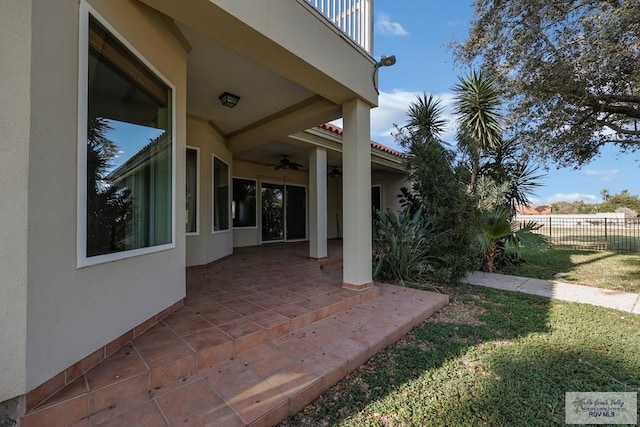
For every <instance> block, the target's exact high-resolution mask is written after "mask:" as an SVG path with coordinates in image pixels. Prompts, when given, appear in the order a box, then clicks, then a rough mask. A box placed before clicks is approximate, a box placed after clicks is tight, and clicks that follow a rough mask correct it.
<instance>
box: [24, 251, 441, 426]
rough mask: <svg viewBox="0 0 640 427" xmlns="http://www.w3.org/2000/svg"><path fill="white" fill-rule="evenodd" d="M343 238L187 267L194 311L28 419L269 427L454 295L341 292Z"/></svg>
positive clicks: (134, 344)
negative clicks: (314, 252)
mask: <svg viewBox="0 0 640 427" xmlns="http://www.w3.org/2000/svg"><path fill="white" fill-rule="evenodd" d="M341 251H342V248H341V244H340V242H330V245H329V259H328V260H326V261H324V262H321V263H319V262H318V261H313V260H309V259H308V258H307V254H308V244H306V243H295V244H287V245H274V246H263V247H256V248H242V249H236V251H235V253H234V255H232V256H230V257H227V258H225V259H223V260H220V261H217V262H215V263H213V264H211V265H209V266H207V267H203V268H196V269H189V270H188V271H187V296H186V298H185V300H184V307H182V308H180V309H179V310H177V311H176V312H174V313H172V314H171V315H170V316H168V317H167V318H165V319H164V320H163V321H162V322H160V323H159V324H157V325H156V326H154V327H152V328H151V329H149V330H148V331H147V332H145V333H144V334H142V335H140V336H139V337H137V338H136V339H134V340H133V341H130V342H129V343H127V344H126V345H125V346H124V347H123V348H121V349H120V350H119V351H117V352H116V353H114V354H113V355H111V356H110V357H108V358H107V359H106V360H105V361H103V362H102V363H100V364H98V365H97V366H95V367H94V368H92V369H90V370H89V371H87V372H86V373H84V374H83V375H81V376H80V377H79V378H78V379H77V380H76V381H74V382H73V383H72V384H70V385H69V386H67V387H66V388H64V389H63V390H61V391H60V392H58V393H56V394H54V395H53V396H52V397H50V398H49V399H48V400H47V401H45V402H44V403H43V404H41V405H39V406H38V407H36V408H35V409H34V410H32V411H30V412H29V413H28V414H27V415H26V416H25V417H23V418H22V420H21V424H20V425H21V426H22V427H32V426H38V427H40V426H47V427H57V426H74V427H97V426H100V427H107V426H178V425H179V426H225V427H226V426H230V427H232V426H245V425H252V426H269V425H273V424H276V423H278V422H279V421H281V420H283V419H284V418H286V417H287V416H288V415H291V414H294V413H296V412H298V411H299V410H300V409H302V408H303V407H304V406H305V405H306V404H308V403H310V402H311V401H313V400H314V399H315V398H316V397H317V396H319V395H320V394H321V393H322V392H323V391H324V390H326V389H327V388H329V387H331V386H332V385H334V384H335V383H336V382H338V381H339V380H340V379H341V378H343V377H344V376H345V375H346V374H347V373H349V372H351V371H353V370H354V369H356V368H357V367H359V366H360V365H362V364H363V363H364V362H365V361H366V360H367V359H369V358H370V357H372V356H373V355H375V354H376V353H377V352H378V351H380V350H381V349H382V348H384V347H386V346H387V345H389V344H391V343H393V342H395V341H397V340H398V339H400V338H401V337H402V336H404V335H405V334H406V333H407V332H408V331H409V330H410V329H411V328H412V327H413V326H415V325H417V324H419V323H421V322H422V321H424V320H425V319H426V318H427V317H429V316H431V315H432V314H433V313H434V312H436V311H437V310H439V309H440V308H442V307H443V306H444V305H446V304H447V302H448V297H447V296H445V295H439V294H434V293H429V292H424V291H419V290H414V289H407V288H400V287H396V286H390V285H384V284H379V285H378V286H376V287H374V288H371V289H369V290H366V291H362V292H356V291H351V290H346V289H343V288H342V287H341V283H342V267H341Z"/></svg>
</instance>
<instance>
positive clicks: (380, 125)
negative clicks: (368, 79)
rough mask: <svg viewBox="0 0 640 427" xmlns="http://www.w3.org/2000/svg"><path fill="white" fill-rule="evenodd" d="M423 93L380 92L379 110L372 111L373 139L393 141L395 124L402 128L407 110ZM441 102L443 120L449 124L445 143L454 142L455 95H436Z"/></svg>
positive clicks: (403, 91) (383, 141)
mask: <svg viewBox="0 0 640 427" xmlns="http://www.w3.org/2000/svg"><path fill="white" fill-rule="evenodd" d="M422 95H423V93H422V92H413V91H406V90H400V89H396V90H393V91H392V92H384V91H382V92H380V96H379V97H378V108H374V109H373V110H371V138H372V139H373V140H377V139H382V140H381V141H380V142H382V143H385V141H387V142H388V141H390V140H393V138H392V137H391V133H392V132H394V131H395V127H394V124H397V125H399V126H402V125H404V124H405V123H406V121H407V116H406V114H407V110H408V109H409V105H410V104H411V103H413V102H416V99H417V98H418V97H421V96H422ZM434 96H435V97H436V98H437V99H439V100H440V105H441V106H442V108H443V110H444V111H443V117H442V118H443V119H444V120H445V121H446V122H447V127H446V129H445V132H444V134H443V135H442V136H441V137H442V139H444V140H445V141H449V142H453V141H454V139H455V134H456V125H455V120H454V116H453V112H452V111H453V94H450V93H441V94H435V95H434Z"/></svg>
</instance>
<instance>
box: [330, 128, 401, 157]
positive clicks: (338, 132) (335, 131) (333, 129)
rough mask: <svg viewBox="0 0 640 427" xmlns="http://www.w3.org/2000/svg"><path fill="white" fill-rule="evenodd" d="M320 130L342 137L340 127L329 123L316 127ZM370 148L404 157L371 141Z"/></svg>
mask: <svg viewBox="0 0 640 427" xmlns="http://www.w3.org/2000/svg"><path fill="white" fill-rule="evenodd" d="M318 127H319V128H320V129H326V130H328V131H330V132H333V133H335V134H336V135H340V136H342V128H341V127H340V126H336V125H332V124H331V123H324V124H321V125H320V126H318ZM371 146H372V147H373V148H375V149H376V150H380V151H382V152H385V153H388V154H391V155H394V156H397V157H405V156H406V155H405V154H404V153H401V152H399V151H397V150H394V149H393V148H391V147H387V146H386V145H382V144H380V143H379V142H375V141H371Z"/></svg>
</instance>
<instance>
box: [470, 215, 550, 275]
mask: <svg viewBox="0 0 640 427" xmlns="http://www.w3.org/2000/svg"><path fill="white" fill-rule="evenodd" d="M479 223H480V226H479V227H478V232H477V234H476V243H477V245H478V248H479V250H480V253H481V254H482V258H483V263H482V269H483V270H486V271H488V272H490V273H493V272H494V271H495V270H496V268H498V267H501V266H502V265H506V264H507V263H509V262H512V260H513V259H517V256H518V254H519V252H520V249H521V247H523V246H526V247H530V248H539V247H541V246H544V245H546V244H547V243H548V242H547V238H546V236H544V235H542V234H536V233H534V231H536V230H538V229H540V227H542V225H539V224H536V223H535V222H534V221H527V222H525V223H524V224H522V225H521V226H519V227H518V226H517V225H516V224H514V222H513V213H512V212H511V211H509V210H508V209H505V208H504V207H497V208H494V209H491V210H489V211H482V212H480V221H479Z"/></svg>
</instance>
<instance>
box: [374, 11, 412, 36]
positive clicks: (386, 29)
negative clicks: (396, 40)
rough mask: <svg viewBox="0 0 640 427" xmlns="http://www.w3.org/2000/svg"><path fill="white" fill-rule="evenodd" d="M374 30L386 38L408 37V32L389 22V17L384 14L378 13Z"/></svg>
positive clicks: (397, 24)
mask: <svg viewBox="0 0 640 427" xmlns="http://www.w3.org/2000/svg"><path fill="white" fill-rule="evenodd" d="M376 29H377V30H378V31H379V32H380V34H384V35H386V36H408V35H409V32H408V31H407V30H405V29H404V27H403V26H402V25H400V23H398V22H393V21H391V18H389V15H387V14H386V13H384V12H380V13H378V17H377V19H376Z"/></svg>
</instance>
